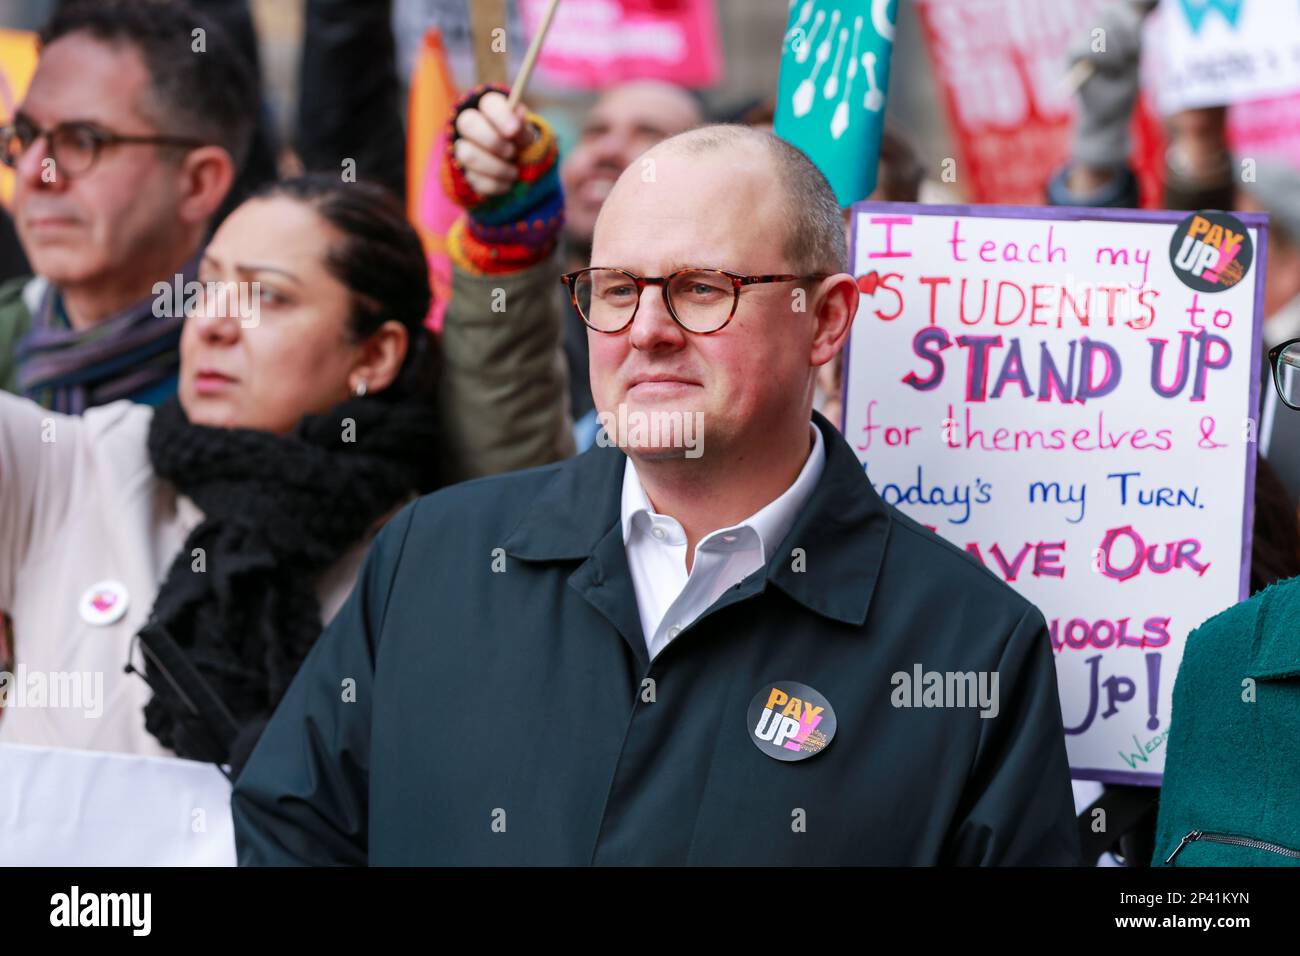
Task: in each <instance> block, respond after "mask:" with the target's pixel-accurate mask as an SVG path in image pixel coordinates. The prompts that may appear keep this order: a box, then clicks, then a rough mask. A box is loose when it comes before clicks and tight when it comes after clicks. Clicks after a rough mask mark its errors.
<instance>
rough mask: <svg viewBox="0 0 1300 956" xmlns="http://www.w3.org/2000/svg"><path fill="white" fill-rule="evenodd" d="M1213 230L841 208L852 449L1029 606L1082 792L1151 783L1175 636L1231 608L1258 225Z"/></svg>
mask: <svg viewBox="0 0 1300 956" xmlns="http://www.w3.org/2000/svg"><path fill="white" fill-rule="evenodd" d="M1217 216H1218V214H1212V213H1207V214H1204V216H1203V218H1204V219H1205V222H1204V223H1194V222H1192V221H1190V218H1189V217H1188V216H1187V214H1186V213H1177V212H1150V213H1146V212H1135V211H1128V210H1100V209H1067V208H1055V209H1053V208H1030V207H1026V208H1021V207H997V206H988V207H978V208H976V207H963V206H921V205H915V204H901V203H860V204H858V205H857V206H855V207H854V213H853V237H854V241H853V264H854V269H855V274H856V275H858V276H859V283H858V285H859V288H860V289H862V290H863V296H862V301H861V305H860V307H859V310H858V315H857V318H856V320H855V322H854V327H853V334H852V338H851V339H850V344H849V352H848V357H847V359H846V374H845V396H844V415H845V421H844V423H843V424H844V435H845V438H846V439H847V440H848V442H849V444H850V445H852V446H853V448H854V449H855V450H856V452H857V454H858V457H859V459H860V460H861V461H862V464H863V467H864V469H866V473H867V476H868V478H869V479H870V480H871V482H872V485H873V486H874V487H875V489H876V490H877V491H878V492H879V493H880V495H881V496H882V497H883V498H884V500H885V501H886V502H888V503H890V504H893V505H896V506H898V507H899V508H901V509H902V510H903V511H904V512H906V513H907V514H908V515H910V516H911V517H913V518H915V519H916V520H918V521H920V522H921V523H922V524H925V525H927V526H929V527H930V528H932V529H934V530H935V531H936V532H937V533H939V534H941V535H943V536H944V537H945V538H947V539H948V540H949V541H951V542H953V543H954V544H956V545H957V546H958V547H960V548H963V549H965V550H966V551H967V552H968V553H969V554H970V555H971V556H972V557H973V558H974V559H976V560H977V561H979V562H980V563H981V564H983V565H984V566H985V567H986V568H988V569H989V570H990V571H992V572H993V573H994V574H996V575H997V576H998V577H999V578H1001V579H1003V580H1005V581H1006V582H1008V583H1009V584H1010V586H1011V587H1013V588H1015V589H1017V590H1018V591H1019V592H1020V593H1021V594H1023V595H1024V596H1025V597H1026V598H1028V599H1029V600H1031V601H1033V602H1034V603H1035V604H1036V605H1037V606H1038V607H1039V608H1040V609H1041V610H1042V611H1043V614H1044V616H1045V617H1046V619H1047V623H1048V630H1049V632H1050V637H1051V642H1052V647H1053V650H1054V652H1055V656H1056V665H1057V676H1058V679H1059V684H1060V696H1061V707H1062V717H1063V721H1064V725H1065V730H1066V746H1067V750H1068V752H1069V756H1070V766H1071V769H1072V772H1073V774H1074V776H1075V777H1077V778H1080V779H1090V780H1102V781H1107V782H1126V783H1143V784H1152V785H1154V784H1158V783H1159V781H1160V777H1161V773H1162V771H1163V768H1164V753H1165V751H1164V747H1165V742H1166V740H1167V739H1168V735H1169V715H1170V698H1171V694H1172V691H1173V684H1174V677H1175V675H1176V674H1177V671H1178V664H1179V661H1180V660H1181V658H1182V650H1183V645H1184V642H1185V640H1186V637H1187V635H1188V633H1189V632H1190V631H1191V630H1192V629H1193V628H1195V627H1196V626H1197V625H1199V624H1201V623H1202V622H1203V621H1205V620H1206V619H1207V618H1209V617H1212V616H1213V615H1215V614H1217V613H1218V612H1220V611H1222V610H1224V609H1225V608H1227V607H1229V606H1231V605H1232V604H1234V603H1236V602H1237V601H1239V600H1241V599H1242V598H1244V597H1245V596H1246V591H1247V584H1248V580H1249V574H1248V572H1249V566H1248V562H1249V555H1250V527H1251V517H1252V509H1253V488H1254V471H1255V450H1256V445H1255V438H1256V419H1257V408H1258V406H1259V375H1258V369H1259V364H1260V322H1261V315H1260V308H1259V303H1260V297H1261V295H1262V287H1263V283H1262V278H1263V261H1262V260H1263V255H1262V251H1261V250H1262V246H1263V243H1264V238H1265V230H1264V219H1263V217H1260V216H1252V215H1249V214H1240V215H1239V216H1238V217H1236V218H1235V219H1234V220H1233V222H1236V223H1237V224H1238V225H1239V226H1240V229H1239V230H1238V229H1236V228H1235V227H1232V225H1231V223H1227V224H1226V225H1225V224H1221V226H1222V232H1220V233H1215V234H1212V233H1211V232H1210V229H1211V228H1212V226H1213V221H1212V220H1214V219H1215V218H1216V217H1217ZM1225 222H1226V221H1225ZM1180 226H1181V230H1182V233H1183V235H1186V233H1187V231H1188V230H1189V229H1191V228H1195V229H1196V230H1197V235H1196V236H1195V237H1194V239H1193V243H1192V244H1189V245H1188V246H1187V247H1186V248H1184V246H1183V243H1182V236H1179V237H1178V238H1177V241H1176V240H1175V234H1176V233H1177V232H1179V230H1180ZM1229 229H1231V230H1232V231H1233V232H1234V233H1237V232H1240V233H1241V238H1240V242H1239V245H1238V246H1237V247H1236V248H1235V250H1234V251H1233V255H1232V256H1231V257H1229V256H1227V255H1226V253H1224V254H1222V255H1221V252H1222V249H1223V248H1226V247H1225V246H1224V244H1223V243H1220V246H1216V247H1215V250H1214V255H1213V256H1210V255H1209V253H1206V254H1205V255H1204V256H1202V257H1201V258H1206V259H1209V258H1213V260H1214V261H1213V263H1211V264H1210V267H1209V268H1210V269H1211V273H1212V274H1213V272H1214V268H1216V267H1217V269H1218V271H1219V273H1220V278H1219V279H1217V280H1216V281H1213V282H1212V281H1208V280H1207V281H1199V280H1200V279H1201V278H1202V277H1201V275H1200V274H1199V273H1198V274H1197V275H1196V276H1195V279H1197V280H1198V281H1197V282H1194V281H1192V273H1191V272H1190V271H1189V270H1188V269H1186V268H1183V267H1180V266H1177V265H1176V264H1175V260H1176V259H1178V258H1179V253H1180V251H1181V252H1182V254H1183V255H1184V256H1187V255H1189V254H1190V253H1189V251H1188V250H1191V249H1192V248H1193V245H1194V244H1195V242H1196V241H1198V240H1199V239H1202V238H1209V237H1211V236H1212V235H1225V236H1226V234H1227V232H1228V230H1229ZM1233 241H1234V242H1235V241H1236V238H1235V236H1234V237H1233ZM1227 245H1228V246H1231V243H1228V244H1227ZM1197 261H1199V260H1197ZM1238 271H1239V274H1238ZM1199 272H1200V273H1203V272H1204V269H1202V270H1199ZM1226 275H1231V277H1232V279H1233V281H1232V282H1230V283H1229V282H1223V281H1221V277H1222V276H1226ZM1210 288H1212V289H1214V290H1215V291H1207V290H1208V289H1210Z"/></svg>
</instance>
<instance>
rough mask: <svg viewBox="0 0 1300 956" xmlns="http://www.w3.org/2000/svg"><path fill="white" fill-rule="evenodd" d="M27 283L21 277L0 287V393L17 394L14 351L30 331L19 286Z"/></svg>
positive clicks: (28, 280)
mask: <svg viewBox="0 0 1300 956" xmlns="http://www.w3.org/2000/svg"><path fill="white" fill-rule="evenodd" d="M31 280H32V277H31V276H22V277H21V278H18V279H10V280H9V281H8V282H6V283H4V284H3V285H0V391H5V392H15V393H16V392H17V391H18V368H17V363H15V361H14V350H15V348H16V347H17V345H18V340H19V339H21V338H22V337H23V336H24V335H26V334H27V330H28V329H30V328H31V327H32V315H31V313H30V312H28V311H27V304H26V303H25V302H23V286H25V285H27V283H28V282H30V281H31Z"/></svg>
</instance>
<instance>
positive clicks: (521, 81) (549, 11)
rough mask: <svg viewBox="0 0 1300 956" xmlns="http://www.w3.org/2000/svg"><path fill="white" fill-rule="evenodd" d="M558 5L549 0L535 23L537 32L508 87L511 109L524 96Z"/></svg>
mask: <svg viewBox="0 0 1300 956" xmlns="http://www.w3.org/2000/svg"><path fill="white" fill-rule="evenodd" d="M559 5H560V0H551V2H550V4H549V5H548V6H547V7H546V12H545V13H544V14H542V22H541V23H539V24H538V25H537V34H536V35H535V36H534V37H533V42H532V43H530V44H529V45H528V52H527V53H526V54H524V62H523V65H522V66H520V67H519V75H518V76H516V77H515V82H514V84H513V85H512V86H511V87H510V98H509V100H508V101H507V102H508V103H509V105H510V108H511V109H512V110H513V109H514V108H515V107H516V106H518V105H519V101H520V100H522V99H523V98H524V90H525V89H527V88H528V80H529V78H530V77H531V76H532V74H533V67H534V66H536V65H537V55H538V54H539V53H541V52H542V41H544V40H545V39H546V32H547V31H548V30H550V29H551V21H552V20H554V19H555V10H556V8H557V7H559Z"/></svg>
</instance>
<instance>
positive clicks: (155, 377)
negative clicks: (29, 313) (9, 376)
mask: <svg viewBox="0 0 1300 956" xmlns="http://www.w3.org/2000/svg"><path fill="white" fill-rule="evenodd" d="M197 267H198V259H197V257H195V259H193V260H192V261H190V262H189V263H187V264H186V266H185V268H184V270H183V272H182V276H183V279H182V283H184V282H188V281H190V280H191V279H193V278H194V276H195V274H196V273H197ZM169 285H170V283H169ZM155 298H156V296H153V295H150V296H149V297H148V298H145V299H142V300H140V301H139V302H137V303H135V304H134V305H132V306H130V307H129V308H127V309H124V310H123V311H122V312H120V313H118V314H117V315H115V316H113V317H112V318H109V319H107V320H106V321H104V322H100V323H99V324H97V325H95V326H93V327H91V328H89V329H80V330H79V329H74V328H72V326H71V324H70V323H69V321H68V317H67V313H66V312H65V311H64V309H63V303H62V299H61V296H60V295H59V292H58V290H57V289H56V288H54V286H53V285H51V286H49V287H47V288H46V290H45V293H44V294H43V295H42V297H41V302H40V305H39V306H38V307H37V309H36V312H35V314H34V315H33V317H32V318H33V321H32V328H31V331H29V332H28V333H27V334H26V335H25V336H23V338H22V340H21V341H19V342H18V345H17V348H16V354H17V360H18V388H19V390H20V391H21V392H22V394H23V395H25V396H27V397H28V398H30V399H32V400H34V401H35V402H37V403H38V404H40V405H43V406H44V407H46V408H48V409H50V410H52V411H56V412H62V413H64V414H68V415H80V414H81V413H82V412H84V411H85V410H86V409H88V408H93V407H95V406H97V405H107V404H108V403H109V402H115V401H117V400H118V399H121V398H127V399H130V400H131V401H133V402H139V403H140V404H143V405H155V406H156V405H158V404H160V403H162V402H163V401H166V400H167V399H168V398H169V397H170V396H172V395H174V394H176V384H177V378H178V375H179V372H180V353H179V351H178V348H179V345H180V339H181V324H182V322H183V321H184V317H183V316H180V315H171V316H162V317H159V316H155V315H154V314H153V303H154V300H155Z"/></svg>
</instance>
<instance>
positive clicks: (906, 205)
mask: <svg viewBox="0 0 1300 956" xmlns="http://www.w3.org/2000/svg"><path fill="white" fill-rule="evenodd" d="M1198 211H1200V210H1177V209H1103V208H1094V207H1091V206H993V205H989V206H984V205H974V204H963V203H936V204H934V205H930V204H927V203H917V202H881V201H878V200H872V201H863V202H856V203H854V204H853V205H852V206H851V207H850V215H849V224H850V227H851V229H850V240H849V268H850V269H853V270H856V268H857V263H858V214H859V213H871V212H876V213H910V214H912V215H917V216H968V217H970V218H973V219H1045V220H1050V221H1053V222H1081V221H1083V220H1089V219H1090V220H1100V221H1105V222H1143V223H1158V224H1161V225H1177V224H1178V223H1180V222H1182V221H1183V220H1184V219H1186V218H1187V217H1188V216H1190V215H1191V214H1192V213H1193V212H1198ZM1205 211H1206V212H1219V211H1221V210H1205ZM1226 211H1227V212H1229V213H1230V214H1231V215H1233V216H1235V217H1236V218H1237V219H1239V220H1241V222H1242V223H1243V224H1245V225H1246V226H1248V227H1251V228H1254V229H1255V230H1256V233H1255V235H1256V240H1255V258H1254V261H1253V262H1251V269H1253V270H1254V271H1255V309H1254V312H1255V314H1254V316H1253V318H1254V323H1253V329H1252V332H1251V346H1250V368H1251V370H1252V371H1251V375H1250V404H1249V405H1248V406H1247V408H1248V409H1249V411H1250V417H1251V418H1252V419H1256V420H1258V417H1259V387H1260V376H1259V365H1260V358H1261V354H1262V333H1263V329H1264V270H1265V269H1266V268H1267V259H1268V252H1267V247H1268V213H1259V212H1235V211H1232V210H1226ZM1207 294H1209V295H1213V293H1207ZM860 308H861V307H860V306H859V309H860ZM852 345H853V331H850V332H849V337H848V339H847V340H846V341H845V343H844V358H843V360H842V365H841V368H842V369H843V371H842V373H841V376H840V379H841V381H840V421H839V426H840V433H841V434H843V432H844V426H845V424H846V419H847V417H848V407H849V369H850V368H851V367H852V366H851V363H850V358H849V356H850V349H851V348H852ZM1268 378H1269V381H1270V382H1271V381H1272V376H1271V375H1269V376H1268ZM1258 437H1259V436H1258V435H1256V439H1257V440H1256V441H1253V442H1250V441H1248V442H1246V487H1245V503H1246V506H1245V509H1244V512H1243V514H1242V533H1241V582H1240V585H1239V587H1238V597H1237V600H1238V601H1244V600H1246V598H1248V597H1250V548H1251V539H1252V533H1253V530H1254V522H1255V457H1256V452H1257V451H1258ZM1225 610H1226V609H1225ZM1202 623H1203V622H1202ZM1189 633H1190V632H1189ZM1171 716H1172V715H1171ZM1070 777H1071V778H1072V779H1074V780H1095V781H1097V782H1100V783H1116V784H1130V785H1133V784H1136V785H1138V786H1145V787H1158V786H1160V784H1161V781H1163V779H1164V774H1162V773H1142V772H1140V771H1136V770H1131V771H1130V770H1105V769H1100V768H1093V767H1073V766H1072V767H1070Z"/></svg>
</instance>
